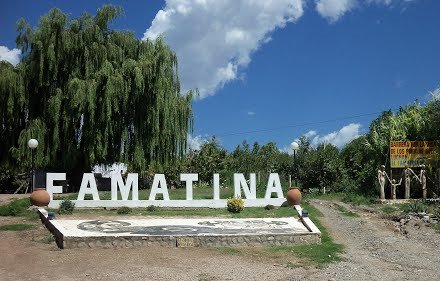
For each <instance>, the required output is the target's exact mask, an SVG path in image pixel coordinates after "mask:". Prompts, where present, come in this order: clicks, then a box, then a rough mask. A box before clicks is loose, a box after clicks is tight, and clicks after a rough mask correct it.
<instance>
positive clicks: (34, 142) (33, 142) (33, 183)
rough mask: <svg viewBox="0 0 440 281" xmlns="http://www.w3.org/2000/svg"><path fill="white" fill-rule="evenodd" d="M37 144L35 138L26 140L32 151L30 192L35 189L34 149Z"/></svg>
mask: <svg viewBox="0 0 440 281" xmlns="http://www.w3.org/2000/svg"><path fill="white" fill-rule="evenodd" d="M37 146H38V141H37V140H36V139H30V140H29V141H28V147H29V148H30V149H31V151H32V176H31V188H32V192H33V191H34V189H35V149H36V148H37Z"/></svg>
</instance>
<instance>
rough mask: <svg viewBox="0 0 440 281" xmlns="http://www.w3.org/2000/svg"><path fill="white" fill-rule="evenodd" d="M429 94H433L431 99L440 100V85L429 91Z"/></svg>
mask: <svg viewBox="0 0 440 281" xmlns="http://www.w3.org/2000/svg"><path fill="white" fill-rule="evenodd" d="M429 94H430V95H431V99H432V100H433V101H436V100H440V87H438V88H437V89H434V90H432V91H429Z"/></svg>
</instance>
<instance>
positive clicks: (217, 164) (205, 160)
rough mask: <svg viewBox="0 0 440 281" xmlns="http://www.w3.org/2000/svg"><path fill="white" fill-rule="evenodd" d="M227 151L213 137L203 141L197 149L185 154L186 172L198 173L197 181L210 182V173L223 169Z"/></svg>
mask: <svg viewBox="0 0 440 281" xmlns="http://www.w3.org/2000/svg"><path fill="white" fill-rule="evenodd" d="M226 155H227V151H226V149H224V148H223V147H221V146H220V145H219V143H218V141H217V140H216V139H215V138H212V139H211V140H209V141H207V142H205V143H204V144H203V145H202V146H201V147H200V150H198V151H190V153H189V155H188V156H187V170H188V172H192V173H198V174H199V181H202V182H209V183H212V174H213V173H219V172H222V171H223V170H224V169H225V160H226Z"/></svg>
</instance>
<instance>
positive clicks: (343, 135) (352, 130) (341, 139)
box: [311, 123, 361, 147]
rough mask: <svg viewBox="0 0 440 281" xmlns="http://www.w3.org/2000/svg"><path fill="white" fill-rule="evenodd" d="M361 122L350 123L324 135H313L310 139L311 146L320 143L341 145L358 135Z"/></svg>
mask: <svg viewBox="0 0 440 281" xmlns="http://www.w3.org/2000/svg"><path fill="white" fill-rule="evenodd" d="M360 129H361V124H359V123H351V124H348V125H347V126H344V127H342V128H341V129H340V130H339V131H335V132H332V133H329V134H327V135H324V136H320V135H315V136H314V137H313V139H312V141H311V143H312V145H313V146H317V145H318V144H320V143H331V144H334V145H335V146H337V147H343V146H344V145H345V144H347V143H348V142H350V141H351V140H354V139H355V138H357V137H359V136H360Z"/></svg>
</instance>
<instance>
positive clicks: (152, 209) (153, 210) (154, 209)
mask: <svg viewBox="0 0 440 281" xmlns="http://www.w3.org/2000/svg"><path fill="white" fill-rule="evenodd" d="M158 209H159V207H156V206H154V205H150V206H148V207H147V211H148V212H156V211H157V210H158Z"/></svg>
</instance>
